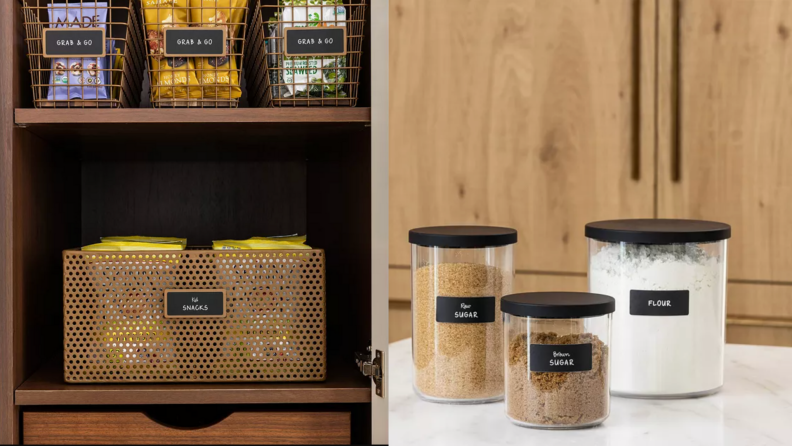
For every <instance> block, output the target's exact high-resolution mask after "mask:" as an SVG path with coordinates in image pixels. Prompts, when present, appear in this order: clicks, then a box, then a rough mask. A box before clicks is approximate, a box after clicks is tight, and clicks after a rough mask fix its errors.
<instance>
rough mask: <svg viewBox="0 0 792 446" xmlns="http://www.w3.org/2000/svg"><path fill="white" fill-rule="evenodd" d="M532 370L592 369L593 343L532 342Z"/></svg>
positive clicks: (576, 370)
mask: <svg viewBox="0 0 792 446" xmlns="http://www.w3.org/2000/svg"><path fill="white" fill-rule="evenodd" d="M530 349H531V351H530V356H529V358H530V366H531V371H532V372H586V371H589V370H591V364H592V348H591V344H590V343H589V344H564V345H558V344H531V347H530Z"/></svg>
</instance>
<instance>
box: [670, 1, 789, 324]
mask: <svg viewBox="0 0 792 446" xmlns="http://www.w3.org/2000/svg"><path fill="white" fill-rule="evenodd" d="M659 27H660V28H659V31H660V33H661V37H660V40H659V43H660V47H659V48H660V52H659V56H660V57H659V60H660V65H659V73H660V75H659V81H660V82H659V87H660V88H659V89H658V92H659V95H658V105H659V107H660V108H659V110H660V114H659V118H660V119H659V128H658V130H659V132H658V134H659V136H660V139H659V144H658V148H659V150H658V155H659V156H658V159H659V164H658V185H659V187H658V204H659V209H658V210H659V216H660V217H673V218H699V219H710V220H719V221H723V222H727V223H729V224H731V225H732V227H733V234H732V239H731V240H730V242H729V277H730V279H732V281H735V280H736V281H738V282H740V281H749V282H758V281H772V282H787V284H788V285H789V282H792V174H790V170H792V0H762V1H751V0H683V1H680V0H674V1H668V2H661V3H660V15H659ZM788 288H790V292H787V293H786V294H787V296H792V287H788ZM779 298H780V297H779ZM779 316H780V315H779ZM786 316H792V314H787V315H786Z"/></svg>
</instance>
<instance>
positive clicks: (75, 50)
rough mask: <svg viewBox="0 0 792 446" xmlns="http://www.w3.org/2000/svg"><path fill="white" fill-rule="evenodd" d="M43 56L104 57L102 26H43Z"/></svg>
mask: <svg viewBox="0 0 792 446" xmlns="http://www.w3.org/2000/svg"><path fill="white" fill-rule="evenodd" d="M43 40H44V51H43V54H44V57H48V58H53V57H104V56H105V30H104V28H62V29H61V28H58V29H54V28H44V37H43Z"/></svg>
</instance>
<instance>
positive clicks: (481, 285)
mask: <svg viewBox="0 0 792 446" xmlns="http://www.w3.org/2000/svg"><path fill="white" fill-rule="evenodd" d="M435 268H436V271H435ZM414 281H415V282H414V283H413V287H414V288H413V309H412V310H413V361H414V366H415V376H414V382H415V387H416V389H417V390H418V391H419V392H420V393H421V394H423V395H425V396H427V397H431V398H438V399H450V400H480V399H497V398H499V397H501V396H502V395H503V347H502V345H503V344H502V340H503V322H502V319H501V317H500V298H501V297H502V296H503V291H504V289H511V278H510V277H509V276H506V275H505V274H504V272H503V271H502V270H501V269H499V268H496V267H492V266H487V265H480V264H473V263H441V264H438V265H436V266H434V265H429V266H424V267H421V268H419V269H418V270H417V271H416V273H415V276H414ZM505 287H508V288H505ZM437 296H448V297H460V298H471V297H486V296H495V314H496V317H495V322H491V323H473V324H455V323H439V322H436V319H435V312H436V299H437Z"/></svg>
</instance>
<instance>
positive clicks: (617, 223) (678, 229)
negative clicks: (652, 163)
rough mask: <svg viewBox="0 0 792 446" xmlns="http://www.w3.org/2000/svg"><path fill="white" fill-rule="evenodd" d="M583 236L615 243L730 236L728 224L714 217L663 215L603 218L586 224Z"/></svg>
mask: <svg viewBox="0 0 792 446" xmlns="http://www.w3.org/2000/svg"><path fill="white" fill-rule="evenodd" d="M586 237H588V238H593V239H595V240H600V241H603V242H617V243H618V242H626V243H645V244H657V245H670V244H674V243H703V242H716V241H720V240H726V239H728V238H730V237H731V226H729V225H727V224H725V223H718V222H715V221H704V220H675V219H665V218H654V219H652V218H644V219H634V220H607V221H596V222H594V223H589V224H587V225H586Z"/></svg>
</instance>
